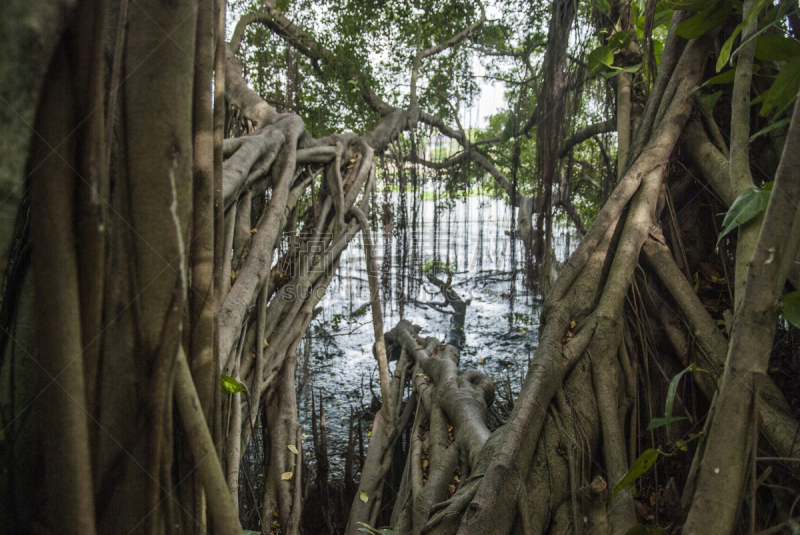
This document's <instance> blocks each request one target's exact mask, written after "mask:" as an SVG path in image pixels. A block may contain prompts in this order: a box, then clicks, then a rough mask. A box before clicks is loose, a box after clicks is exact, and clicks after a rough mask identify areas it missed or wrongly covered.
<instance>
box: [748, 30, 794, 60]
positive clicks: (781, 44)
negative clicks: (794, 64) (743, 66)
mask: <svg viewBox="0 0 800 535" xmlns="http://www.w3.org/2000/svg"><path fill="white" fill-rule="evenodd" d="M797 57H800V43H798V42H797V41H795V40H794V39H789V38H788V37H786V36H784V35H762V36H761V37H759V38H758V39H757V40H756V58H757V59H759V60H761V61H791V60H792V59H794V58H797Z"/></svg>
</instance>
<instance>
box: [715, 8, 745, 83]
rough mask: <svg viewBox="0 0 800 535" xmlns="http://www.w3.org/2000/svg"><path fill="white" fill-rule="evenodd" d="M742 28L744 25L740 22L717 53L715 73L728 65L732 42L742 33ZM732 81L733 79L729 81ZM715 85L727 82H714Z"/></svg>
mask: <svg viewBox="0 0 800 535" xmlns="http://www.w3.org/2000/svg"><path fill="white" fill-rule="evenodd" d="M742 28H744V23H743V22H740V23H739V24H738V25H737V26H736V28H734V30H733V34H732V35H731V36H730V37H728V40H727V41H725V44H724V45H722V48H721V49H720V51H719V57H718V58H717V72H719V71H721V70H722V67H724V66H725V64H726V63H728V59H730V57H731V51H732V50H733V41H734V40H735V39H736V36H737V35H739V34H740V33H741V32H742ZM730 81H731V82H732V81H733V78H731V80H730ZM716 83H727V82H716Z"/></svg>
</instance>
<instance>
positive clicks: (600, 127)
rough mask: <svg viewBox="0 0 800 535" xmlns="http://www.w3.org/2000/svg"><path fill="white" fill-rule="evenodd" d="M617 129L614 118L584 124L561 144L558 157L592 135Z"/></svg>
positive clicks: (567, 152) (561, 156)
mask: <svg viewBox="0 0 800 535" xmlns="http://www.w3.org/2000/svg"><path fill="white" fill-rule="evenodd" d="M616 130H617V125H616V124H614V120H613V119H609V120H607V121H603V122H602V123H595V124H590V125H588V126H584V127H583V128H581V129H580V130H578V131H577V132H575V133H574V134H572V136H570V137H568V138H567V139H565V140H564V141H563V142H562V143H561V146H560V147H559V148H558V157H559V158H563V157H564V156H566V155H567V154H569V151H571V150H572V148H573V147H574V146H575V145H579V144H581V143H583V142H584V141H586V140H587V139H589V138H590V137H594V136H596V135H598V134H606V133H608V132H615V131H616Z"/></svg>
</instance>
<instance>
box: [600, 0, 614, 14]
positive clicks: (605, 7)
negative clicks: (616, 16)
mask: <svg viewBox="0 0 800 535" xmlns="http://www.w3.org/2000/svg"><path fill="white" fill-rule="evenodd" d="M597 9H599V10H600V11H601V12H603V13H605V14H609V13H611V4H609V3H608V0H597Z"/></svg>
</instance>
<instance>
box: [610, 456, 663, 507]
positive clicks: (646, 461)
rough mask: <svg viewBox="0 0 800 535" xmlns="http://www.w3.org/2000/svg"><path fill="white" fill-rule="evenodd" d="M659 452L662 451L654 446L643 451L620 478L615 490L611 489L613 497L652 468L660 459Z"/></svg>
mask: <svg viewBox="0 0 800 535" xmlns="http://www.w3.org/2000/svg"><path fill="white" fill-rule="evenodd" d="M659 453H660V452H659V451H658V450H657V449H654V448H650V449H648V450H645V451H644V452H642V454H641V455H639V458H638V459H636V461H634V463H633V466H631V467H630V469H629V470H628V471H627V472H625V475H624V476H622V479H620V480H619V483H617V484H616V485H615V486H614V490H612V491H611V497H612V498H613V497H614V496H616V495H617V493H619V492H620V491H622V490H625V488H626V487H627V486H628V485H630V484H631V483H633V482H634V481H636V480H637V479H639V478H640V477H641V476H642V475H643V474H644V473H645V472H647V471H648V470H650V467H651V466H653V464H654V463H655V462H656V460H658V455H659Z"/></svg>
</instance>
